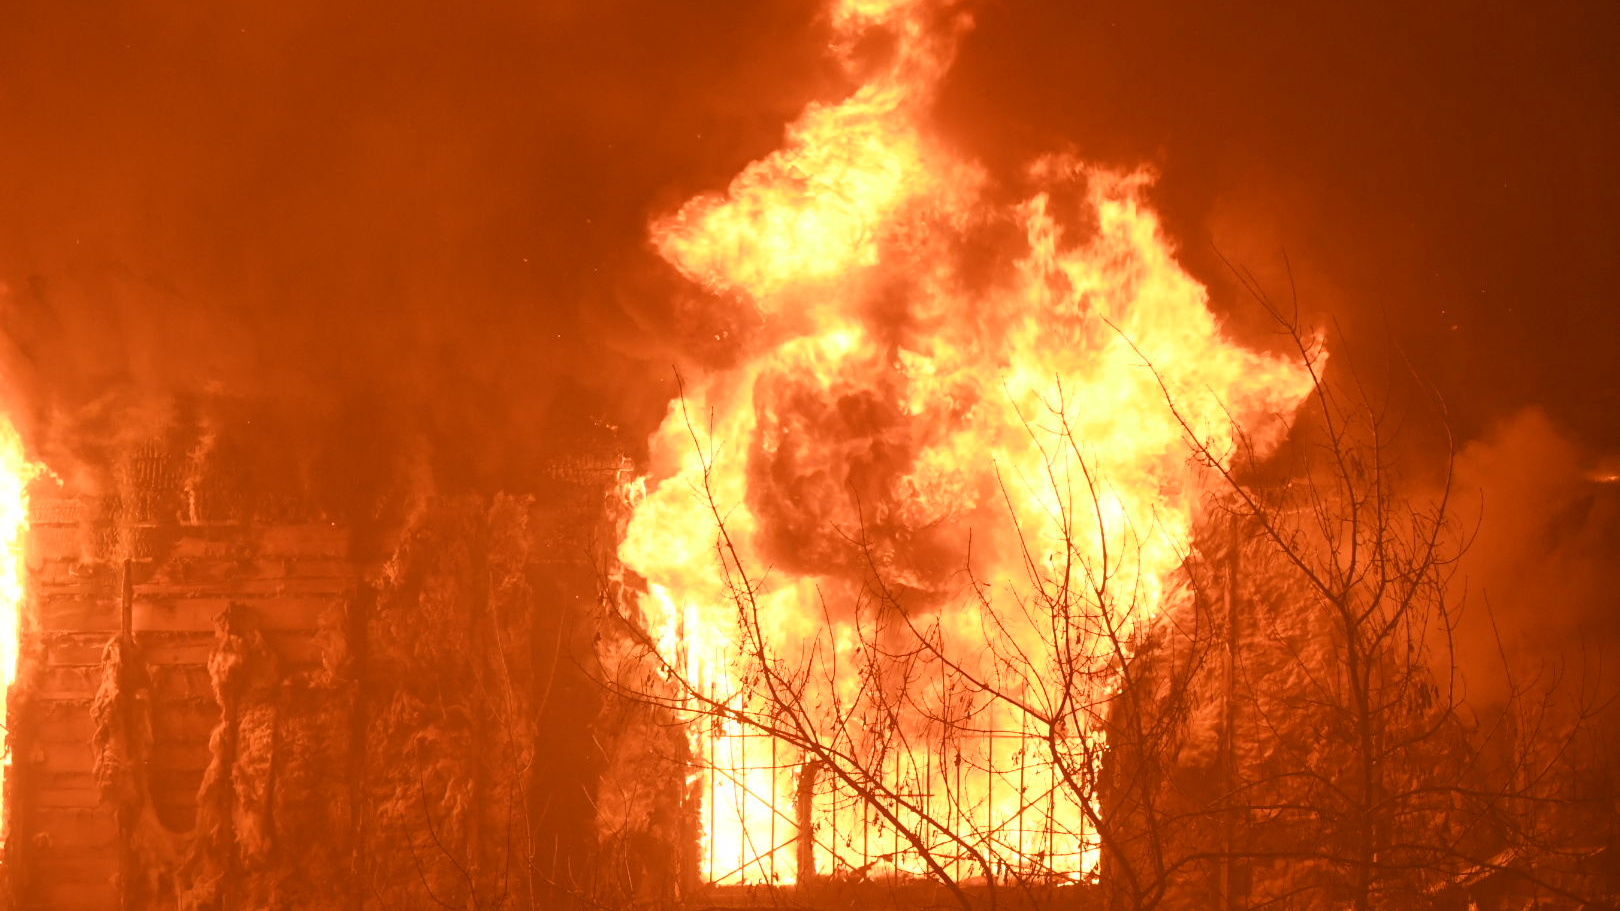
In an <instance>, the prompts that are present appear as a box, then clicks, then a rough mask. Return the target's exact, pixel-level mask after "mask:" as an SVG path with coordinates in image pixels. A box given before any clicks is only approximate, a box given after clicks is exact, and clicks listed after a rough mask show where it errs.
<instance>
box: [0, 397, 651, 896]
mask: <svg viewBox="0 0 1620 911" xmlns="http://www.w3.org/2000/svg"><path fill="white" fill-rule="evenodd" d="M199 413H202V414H211V415H212V416H211V417H209V418H207V419H188V420H185V421H171V422H169V423H168V424H167V425H166V426H161V427H157V428H155V429H154V430H153V432H152V433H151V434H150V435H149V436H148V437H147V438H146V439H144V440H140V441H137V442H134V443H133V444H132V445H127V446H122V447H118V448H111V447H109V449H108V450H107V451H106V453H105V454H104V456H103V457H102V459H101V460H100V462H99V463H98V462H96V461H95V460H89V461H87V462H86V466H88V467H87V469H85V470H79V471H76V472H75V473H74V475H73V476H72V477H71V479H70V480H68V481H67V482H63V483H59V482H57V481H54V480H44V481H41V482H39V483H37V484H36V485H35V488H34V491H33V494H34V497H33V509H32V516H33V527H32V530H31V532H30V535H29V539H28V544H27V547H28V557H27V559H28V579H29V585H30V596H29V600H28V603H27V605H26V608H25V615H26V616H25V619H24V630H23V637H22V655H23V657H22V661H21V671H20V674H19V679H18V683H17V685H16V686H14V687H13V689H12V693H11V697H10V699H11V710H12V713H13V714H12V719H13V721H12V724H11V732H10V738H11V746H12V751H13V766H12V772H11V775H10V778H9V779H8V782H7V791H8V794H7V816H8V824H9V832H8V837H7V842H6V859H5V871H6V892H7V897H8V899H9V901H10V903H11V906H12V907H16V908H19V909H24V908H26V909H110V908H127V909H148V908H150V909H169V908H221V909H225V908H354V909H369V908H406V907H433V906H437V905H438V904H439V903H441V902H443V903H448V904H450V905H453V906H455V907H493V906H496V905H497V904H504V905H505V906H508V907H530V906H536V905H544V906H557V905H558V904H560V903H562V902H564V901H565V900H569V899H571V898H572V897H573V896H575V895H577V894H578V892H579V891H580V890H579V888H578V884H579V882H580V880H581V878H582V876H583V873H584V871H586V870H587V869H588V868H589V867H590V858H591V857H592V856H593V853H594V851H595V836H594V828H593V825H592V819H593V816H592V813H593V811H592V801H593V799H594V792H595V789H596V775H597V769H598V767H599V766H600V764H601V763H600V759H599V756H598V754H597V753H596V751H595V750H594V748H593V746H592V736H591V729H592V725H593V723H594V722H595V719H596V714H595V713H596V710H597V707H598V704H599V700H598V696H597V693H598V692H599V690H598V687H597V685H596V683H595V681H594V680H593V679H592V661H591V655H592V650H591V643H592V638H593V632H592V623H593V620H592V617H593V611H594V605H595V602H596V598H595V592H596V577H597V567H598V565H599V562H600V558H601V555H602V553H604V552H605V550H604V546H603V545H602V544H601V542H600V541H599V537H600V532H599V529H598V525H599V524H600V523H601V521H602V516H603V514H604V513H603V509H602V503H603V498H604V497H605V496H606V495H607V494H608V492H609V491H610V489H611V488H612V482H613V481H614V479H615V476H616V472H617V471H618V468H619V465H618V460H617V459H616V458H615V457H613V456H612V454H611V450H610V449H608V448H606V447H600V448H599V449H598V450H597V453H598V454H596V455H590V456H585V457H577V456H576V457H570V458H558V459H554V460H552V461H551V462H549V463H548V464H546V465H544V466H540V467H538V468H537V469H536V470H535V471H534V472H533V473H532V479H531V480H530V482H529V483H527V484H526V485H525V486H526V488H527V489H525V490H522V491H520V492H515V493H502V492H490V491H475V490H461V491H445V490H440V489H436V488H435V485H434V484H433V483H432V481H431V480H428V479H426V478H427V477H428V476H427V474H426V473H425V472H415V471H412V470H410V468H409V462H408V460H404V461H400V462H394V463H387V462H379V463H378V464H377V465H376V466H375V472H376V474H377V475H378V477H377V478H373V479H371V481H370V483H369V484H368V486H367V490H368V491H370V492H371V495H369V496H368V498H366V499H365V500H363V501H357V500H356V499H354V498H352V497H350V498H348V499H345V496H343V495H344V494H350V493H352V492H353V490H352V488H351V489H350V490H348V491H343V490H338V494H339V495H337V496H334V495H333V491H334V490H335V489H336V488H334V486H333V485H332V483H331V478H330V477H323V476H322V475H321V473H320V472H319V470H318V468H319V466H320V464H321V460H320V456H319V454H318V453H316V454H311V453H310V452H308V451H300V450H298V449H297V448H296V447H293V446H282V447H277V446H275V445H268V444H269V443H270V442H271V441H268V440H266V439H265V435H264V432H263V430H262V429H255V428H253V427H252V426H251V419H250V417H248V416H245V415H244V414H243V413H241V412H240V410H239V409H238V410H237V411H236V412H235V413H233V415H231V416H230V417H227V418H221V417H220V414H219V411H218V410H217V409H216V410H214V411H213V412H209V411H208V409H203V411H202V412H199ZM587 448H589V447H587ZM402 466H403V467H402Z"/></svg>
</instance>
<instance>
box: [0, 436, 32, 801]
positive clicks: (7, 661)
mask: <svg viewBox="0 0 1620 911" xmlns="http://www.w3.org/2000/svg"><path fill="white" fill-rule="evenodd" d="M39 472H40V467H39V466H38V465H36V464H34V463H32V462H30V461H28V458H27V456H26V455H24V453H23V446H22V439H21V438H20V437H19V436H18V435H17V429H16V428H15V427H13V426H12V425H11V422H10V421H8V420H6V419H5V418H4V417H0V678H3V680H4V682H5V686H4V690H0V727H6V728H7V731H8V733H7V735H6V750H5V758H4V760H3V761H0V794H3V793H4V785H5V777H6V774H7V772H8V771H9V770H10V767H11V737H10V733H9V726H8V725H9V721H10V719H9V718H7V717H6V703H7V701H8V700H7V696H9V691H10V689H11V684H12V683H13V682H14V681H16V679H17V644H18V643H17V640H18V634H19V632H20V629H21V622H22V605H23V596H24V590H23V572H24V570H23V533H24V532H26V531H27V530H28V483H29V482H30V481H32V480H33V479H34V478H35V477H36V476H37V475H38V474H39Z"/></svg>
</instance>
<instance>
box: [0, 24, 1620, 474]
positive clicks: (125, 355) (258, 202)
mask: <svg viewBox="0 0 1620 911" xmlns="http://www.w3.org/2000/svg"><path fill="white" fill-rule="evenodd" d="M815 7H816V5H815V4H810V3H800V2H773V3H759V2H731V3H704V4H677V3H664V2H640V3H627V2H611V0H608V2H598V0H590V2H586V0H567V2H537V3H531V4H516V3H510V2H503V3H496V4H481V5H477V6H476V8H474V7H472V6H468V5H463V4H456V5H438V6H434V5H428V4H382V3H350V4H328V3H315V2H308V0H299V2H293V3H281V4H271V5H264V6H262V7H256V8H255V7H249V6H245V5H244V6H214V7H208V8H195V9H190V10H188V11H187V12H185V13H181V12H179V11H178V10H177V9H176V8H175V7H172V6H171V5H168V4H161V3H155V2H136V3H129V4H121V5H118V6H116V7H101V6H85V5H76V4H62V3H58V2H35V0H21V2H15V3H12V4H9V5H8V7H7V10H6V12H5V14H4V19H3V21H0V128H3V131H4V132H3V135H4V142H3V143H0V207H3V208H0V281H3V282H4V283H5V286H6V289H7V290H6V294H5V296H4V298H3V299H0V330H3V332H4V335H5V336H6V339H7V342H8V343H9V344H8V346H7V350H6V351H5V352H4V354H5V357H4V362H5V366H6V379H7V382H8V383H9V385H10V388H11V390H12V391H11V393H10V396H9V401H8V404H9V406H10V407H11V408H12V410H13V412H14V413H15V414H17V416H18V417H17V419H18V421H19V423H20V424H22V425H23V427H24V430H25V433H27V434H29V435H30V438H31V439H32V440H33V441H34V443H35V445H36V446H37V447H39V448H40V449H42V450H45V451H49V450H50V448H51V447H52V445H53V444H59V445H63V446H69V445H71V444H70V443H67V442H64V441H63V439H64V436H65V435H66V434H67V433H68V431H66V430H64V428H66V427H68V426H69V425H71V424H73V419H72V416H73V415H75V414H79V413H82V412H83V410H84V409H85V408H89V407H97V408H100V409H102V410H103V411H105V410H107V409H113V410H117V409H119V408H125V407H127V408H129V409H130V410H136V405H135V403H136V402H137V401H139V400H143V399H146V398H149V397H151V396H154V395H156V396H161V395H164V394H168V393H172V392H186V391H197V390H207V389H212V390H221V389H223V390H226V391H228V392H230V393H232V394H242V395H250V396H252V395H264V396H267V397H268V398H270V399H273V400H277V401H282V402H284V403H286V406H285V407H287V408H288V409H290V410H292V411H295V412H296V411H298V410H300V409H304V410H309V411H311V412H312V413H337V412H341V411H342V410H343V409H353V408H361V409H365V408H371V407H376V408H380V409H386V410H391V411H393V412H397V413H398V415H399V420H400V421H401V422H402V423H403V424H408V425H410V426H412V427H418V428H422V433H424V434H426V435H427V436H428V437H429V438H431V439H434V440H436V441H438V442H437V444H436V445H438V446H439V447H440V448H441V449H442V450H444V451H445V452H446V453H448V455H447V456H446V457H445V464H446V465H459V466H461V467H460V468H459V469H455V470H456V471H460V472H461V475H462V476H464V477H465V478H467V479H470V480H469V482H470V483H490V484H495V483H499V482H500V479H501V478H502V477H503V472H504V471H505V468H504V467H503V465H502V464H500V459H493V461H492V457H491V456H489V455H488V454H487V453H488V451H489V450H491V449H497V448H498V449H501V450H503V451H506V452H509V453H511V456H510V458H512V459H527V458H530V457H531V456H532V455H533V454H534V453H535V452H537V451H541V450H547V448H548V447H549V448H550V450H554V449H555V448H556V447H557V446H558V445H559V444H558V443H557V442H556V441H557V440H558V439H562V438H564V437H566V432H564V433H563V434H562V436H559V435H558V433H557V431H566V430H567V428H569V427H573V426H579V425H581V424H582V423H589V422H590V421H591V420H592V419H593V418H601V419H603V420H606V421H608V422H610V423H614V424H617V425H619V426H621V427H623V428H624V432H625V436H626V438H627V439H631V440H634V439H637V438H640V437H642V436H644V435H645V432H646V431H647V430H650V428H651V427H652V426H653V424H655V423H656V420H657V418H658V416H659V415H660V412H661V409H662V407H663V404H664V402H665V401H666V400H667V396H668V395H669V394H670V386H671V383H670V382H669V380H668V377H669V376H670V373H671V371H670V365H671V364H688V363H691V362H692V361H693V360H694V359H696V360H701V359H703V358H704V357H709V356H713V354H714V353H713V352H710V351H706V350H705V349H704V345H703V341H704V340H705V339H709V338H712V337H713V335H714V332H713V331H712V330H713V329H714V324H713V320H714V318H713V317H712V316H711V315H709V314H708V312H707V310H706V307H705V304H704V302H703V301H701V300H700V299H698V297H697V295H696V292H695V291H694V290H693V289H691V288H689V287H686V286H685V285H683V283H681V282H680V281H678V280H676V279H675V277H674V276H673V275H672V274H671V273H670V271H669V269H668V268H667V267H665V266H663V265H662V264H661V263H659V262H657V261H656V258H655V257H654V256H653V255H652V254H651V252H650V250H649V248H648V246H647V244H646V223H647V221H648V219H649V218H651V217H653V216H655V215H657V214H659V213H663V212H667V211H669V210H670V209H671V208H673V207H674V206H675V205H677V204H678V203H679V202H680V201H681V200H683V199H685V198H686V197H688V196H689V195H691V194H693V193H694V192H697V191H699V190H702V189H713V188H719V187H723V186H724V185H725V183H726V182H727V180H728V179H729V177H730V176H731V175H732V174H734V173H735V172H736V171H737V170H738V169H739V168H740V167H741V166H742V165H743V164H744V163H746V162H747V161H749V160H751V159H753V158H757V157H759V156H761V155H763V154H765V153H766V152H768V151H769V150H771V149H772V148H773V147H774V146H775V145H776V144H777V141H778V140H779V138H780V135H781V128H782V126H783V124H784V123H786V122H787V121H789V120H790V119H792V117H793V116H794V115H795V114H796V113H797V111H798V110H799V109H800V108H801V107H802V106H803V105H804V104H805V103H806V102H808V101H810V100H813V99H833V98H837V97H838V96H839V93H840V92H841V91H843V90H845V89H846V88H847V86H845V85H844V84H843V83H842V82H841V78H842V77H841V76H840V74H839V73H838V71H837V69H836V68H835V67H834V66H833V65H832V64H831V62H830V61H829V60H828V59H827V58H826V56H825V55H824V54H823V53H822V51H823V48H824V47H825V44H826V41H827V33H826V31H825V26H824V24H822V23H820V22H818V20H817V11H816V8H815ZM699 10H701V12H699ZM975 18H976V19H977V23H978V24H977V27H976V29H975V30H974V31H973V32H972V33H971V34H969V36H968V37H967V38H966V39H965V41H964V43H963V45H962V47H961V52H960V57H959V61H958V64H957V66H956V68H955V70H954V72H953V74H952V76H951V77H950V79H949V82H948V84H947V86H946V89H945V91H944V94H943V96H942V98H941V100H940V103H939V109H938V117H939V122H940V124H941V127H942V129H943V130H944V131H945V132H946V134H947V135H949V136H951V137H953V138H954V139H955V141H957V142H958V143H959V144H960V145H961V146H962V147H963V148H964V149H966V150H967V151H968V152H969V154H971V155H972V156H974V157H976V158H978V159H980V160H982V161H983V162H984V163H985V164H986V165H987V166H988V167H989V168H990V169H991V172H992V173H993V174H997V175H1003V176H1009V175H1012V174H1015V173H1016V172H1017V170H1018V168H1019V167H1020V166H1021V165H1022V164H1023V163H1024V162H1025V161H1027V160H1028V159H1029V158H1030V157H1032V156H1034V155H1036V154H1040V153H1042V152H1048V151H1053V150H1061V149H1074V150H1077V151H1078V152H1080V153H1081V154H1082V155H1083V156H1085V157H1088V158H1091V159H1094V160H1098V161H1102V162H1106V163H1111V164H1116V165H1132V164H1139V163H1145V164H1150V165H1152V166H1154V167H1155V168H1156V169H1157V170H1158V171H1159V173H1160V175H1161V178H1160V182H1159V185H1158V188H1157V190H1156V191H1155V199H1156V201H1157V203H1158V205H1159V206H1160V207H1161V209H1162V211H1163V212H1164V215H1165V218H1166V222H1167V225H1168V227H1169V229H1170V231H1171V233H1172V235H1173V236H1174V237H1175V239H1176V240H1177V242H1178V244H1179V245H1180V248H1181V249H1182V251H1183V258H1184V260H1185V262H1186V263H1187V264H1188V266H1189V267H1190V268H1191V269H1192V270H1193V271H1194V272H1195V274H1197V275H1199V276H1200V277H1201V278H1202V279H1204V280H1205V281H1206V283H1208V284H1209V285H1210V286H1211V288H1212V290H1213V292H1214V295H1215V300H1216V305H1217V307H1218V308H1220V309H1221V310H1222V311H1223V313H1226V314H1227V315H1228V316H1229V319H1230V321H1231V324H1232V325H1233V327H1234V331H1243V330H1245V329H1246V328H1252V327H1253V325H1254V324H1255V315H1256V310H1255V308H1254V307H1253V305H1252V304H1250V303H1247V302H1246V301H1245V300H1244V299H1243V296H1242V294H1241V293H1240V292H1239V290H1238V288H1237V287H1236V285H1235V284H1234V283H1233V282H1232V281H1231V279H1230V277H1229V275H1228V274H1227V272H1226V267H1225V266H1224V265H1222V263H1221V259H1220V256H1221V255H1224V256H1226V257H1227V258H1229V259H1230V260H1232V261H1234V262H1237V263H1240V264H1242V265H1243V266H1246V267H1248V268H1250V269H1252V270H1254V272H1255V273H1256V275H1257V276H1258V277H1259V278H1260V279H1261V280H1262V281H1263V282H1264V283H1265V284H1266V285H1267V286H1268V287H1270V288H1271V289H1273V290H1274V291H1277V292H1286V289H1287V283H1286V280H1285V279H1284V277H1283V271H1282V268H1281V263H1282V258H1283V254H1284V253H1285V252H1286V255H1287V257H1288V260H1289V261H1290V262H1291V264H1292V268H1293V272H1294V277H1295V280H1296V287H1297V290H1298V293H1299V295H1300V298H1301V301H1302V303H1303V304H1304V305H1305V307H1306V308H1307V310H1308V311H1309V312H1311V313H1312V314H1316V315H1318V316H1320V317H1321V318H1323V319H1327V318H1331V319H1336V320H1338V321H1339V323H1340V325H1341V326H1342V327H1343V329H1344V331H1345V333H1346V334H1347V337H1348V338H1349V339H1350V340H1351V342H1352V343H1353V344H1354V345H1356V346H1357V347H1358V349H1360V350H1362V351H1366V352H1369V355H1368V356H1369V357H1374V358H1376V357H1379V356H1384V355H1385V354H1387V351H1388V350H1389V349H1391V347H1392V346H1394V347H1398V349H1399V350H1400V351H1401V352H1403V353H1404V356H1405V357H1407V358H1409V359H1410V360H1411V361H1412V362H1413V364H1414V365H1416V366H1417V368H1418V371H1419V373H1420V374H1421V375H1422V376H1423V377H1424V379H1425V380H1427V381H1429V382H1432V383H1434V384H1435V385H1436V386H1437V387H1438V389H1439V390H1440V391H1441V393H1442V394H1443V396H1444V398H1445V400H1446V402H1447V407H1448V411H1449V414H1450V415H1451V419H1452V421H1453V424H1454V426H1455V427H1456V428H1457V430H1458V433H1459V434H1460V437H1461V438H1462V439H1463V440H1467V439H1472V438H1475V437H1479V436H1481V435H1483V434H1487V433H1489V432H1490V428H1491V427H1492V426H1493V424H1494V422H1498V421H1501V420H1505V419H1506V418H1507V417H1509V416H1510V415H1512V414H1513V413H1515V412H1516V411H1518V410H1519V409H1520V408H1522V407H1524V406H1539V407H1540V408H1541V409H1543V410H1544V411H1545V413H1546V415H1547V416H1548V418H1549V420H1550V422H1551V426H1552V427H1554V428H1556V429H1557V431H1558V432H1559V433H1561V434H1565V435H1567V436H1568V437H1570V438H1571V439H1572V440H1573V441H1574V442H1575V443H1576V444H1577V445H1578V446H1579V447H1581V448H1582V449H1583V451H1584V452H1588V453H1589V454H1593V455H1595V454H1596V453H1600V452H1602V451H1610V450H1615V449H1620V421H1616V420H1615V418H1614V414H1615V413H1616V408H1617V406H1620V401H1617V396H1616V389H1617V388H1620V367H1617V366H1616V364H1617V362H1620V359H1617V358H1616V357H1615V356H1614V355H1615V351H1616V349H1617V347H1620V315H1617V312H1616V311H1617V308H1616V307H1615V306H1613V302H1614V296H1615V291H1614V289H1615V288H1616V284H1617V279H1620V274H1617V272H1620V267H1617V265H1616V256H1615V250H1616V249H1617V247H1620V215H1617V213H1620V176H1617V175H1616V169H1615V168H1614V166H1613V163H1614V162H1616V161H1620V155H1617V154H1616V153H1617V152H1620V148H1617V144H1620V132H1617V125H1620V105H1617V98H1616V95H1617V92H1620V79H1617V78H1616V77H1617V70H1620V65H1617V64H1616V62H1615V58H1616V56H1617V55H1615V54H1614V53H1613V50H1612V49H1613V48H1615V47H1620V6H1617V5H1615V4H1612V3H1596V2H1594V3H1587V4H1559V3H1540V4H1519V3H1462V2H1456V0H1445V2H1439V3H1429V4H1416V5H1413V4H1396V3H1383V4H1358V5H1346V4H1296V5H1283V6H1279V5H1277V4H1273V3H1262V2H1240V3H1234V4H1219V5H1208V4H1191V3H1175V4H1171V3H1163V2H1146V3H1132V4H1089V3H1050V2H1048V3H1037V2H1028V0H1022V2H1021V0H1000V2H987V3H984V4H982V5H981V6H980V7H978V8H977V11H976V15H975ZM542 436H543V437H545V440H546V442H543V443H541V442H535V440H537V439H538V438H540V437H542ZM491 441H496V443H497V445H491ZM458 448H459V450H460V451H459V454H458ZM548 451H549V450H548ZM447 470H450V469H447Z"/></svg>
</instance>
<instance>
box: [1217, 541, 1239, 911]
mask: <svg viewBox="0 0 1620 911" xmlns="http://www.w3.org/2000/svg"><path fill="white" fill-rule="evenodd" d="M1239 550H1240V538H1239V523H1238V519H1237V516H1236V515H1235V514H1234V515H1233V516H1232V521H1231V525H1230V530H1229V532H1228V534H1227V536H1226V554H1225V557H1226V559H1225V561H1224V562H1225V564H1226V565H1225V566H1224V567H1223V572H1222V576H1223V577H1224V584H1223V585H1222V586H1221V602H1222V603H1221V606H1222V607H1223V608H1224V611H1225V613H1226V636H1225V638H1226V656H1225V657H1226V661H1225V679H1224V681H1223V685H1224V686H1223V689H1224V693H1223V699H1224V700H1225V702H1224V705H1223V706H1222V709H1223V712H1224V718H1223V719H1222V724H1221V792H1222V793H1221V800H1222V801H1230V800H1231V799H1232V790H1233V785H1234V783H1235V782H1236V779H1237V774H1236V768H1235V766H1236V763H1237V737H1236V731H1235V728H1236V722H1237V700H1236V698H1235V694H1236V690H1237V644H1238V613H1237V598H1236V597H1234V594H1233V593H1234V591H1235V590H1236V589H1237V585H1238V559H1239ZM1234 814H1235V811H1234V810H1233V809H1231V808H1227V809H1226V811H1225V812H1224V813H1222V814H1221V815H1222V821H1221V882H1220V889H1221V907H1222V908H1223V909H1224V911H1236V909H1237V907H1238V897H1237V894H1236V890H1235V888H1234V883H1233V876H1232V865H1233V860H1232V852H1233V847H1234V846H1233V834H1234V830H1235V829H1236V827H1237V824H1238V820H1237V819H1236V818H1235V815H1234Z"/></svg>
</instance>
